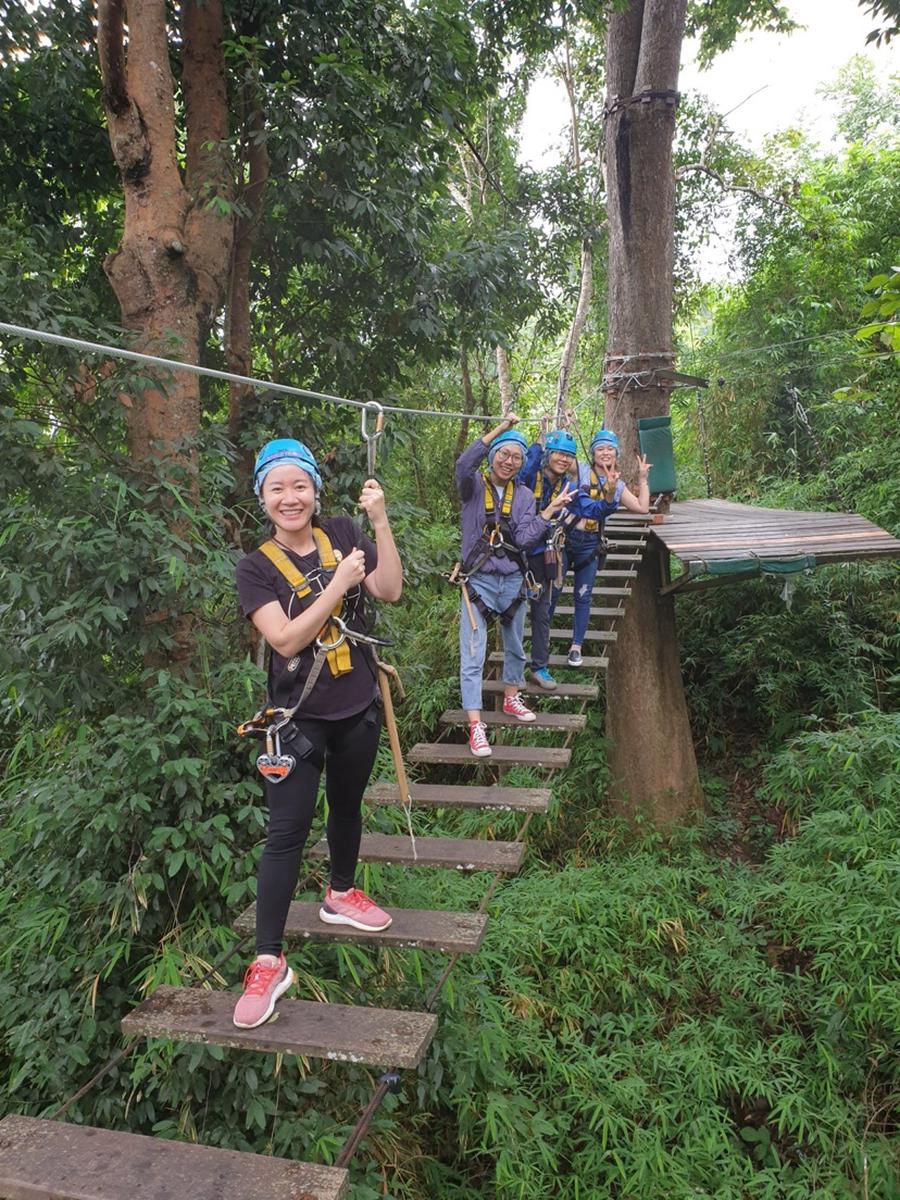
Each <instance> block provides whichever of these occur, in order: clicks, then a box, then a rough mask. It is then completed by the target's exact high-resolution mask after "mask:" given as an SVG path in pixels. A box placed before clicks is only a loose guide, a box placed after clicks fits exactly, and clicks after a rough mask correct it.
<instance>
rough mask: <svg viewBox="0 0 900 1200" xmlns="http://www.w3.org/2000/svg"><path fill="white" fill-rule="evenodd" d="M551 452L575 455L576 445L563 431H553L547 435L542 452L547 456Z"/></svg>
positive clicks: (576, 451) (569, 435)
mask: <svg viewBox="0 0 900 1200" xmlns="http://www.w3.org/2000/svg"><path fill="white" fill-rule="evenodd" d="M551 450H557V451H559V453H560V454H577V453H578V443H577V442H576V441H575V439H574V438H573V437H572V435H571V433H568V432H567V431H566V430H565V429H554V430H553V432H552V433H548V434H547V440H546V441H545V442H544V452H545V453H546V454H549V453H550V451H551Z"/></svg>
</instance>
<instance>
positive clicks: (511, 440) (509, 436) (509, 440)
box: [488, 429, 528, 463]
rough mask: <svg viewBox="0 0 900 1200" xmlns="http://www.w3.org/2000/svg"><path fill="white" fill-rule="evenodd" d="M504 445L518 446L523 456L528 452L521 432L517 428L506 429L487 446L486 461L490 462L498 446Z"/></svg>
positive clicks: (526, 443)
mask: <svg viewBox="0 0 900 1200" xmlns="http://www.w3.org/2000/svg"><path fill="white" fill-rule="evenodd" d="M506 445H513V446H518V447H519V449H520V450H521V451H522V457H523V458H524V456H525V455H526V454H527V453H528V442H527V441H526V440H525V437H524V436H523V434H521V433H519V431H518V430H517V429H507V430H506V432H505V433H500V434H498V435H497V437H495V438H494V440H493V441H492V442H491V444H490V446H489V447H488V462H489V463H492V462H493V461H494V455H495V454H496V453H497V451H498V450H499V449H500V447H501V446H506Z"/></svg>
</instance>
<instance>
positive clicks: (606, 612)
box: [553, 604, 625, 617]
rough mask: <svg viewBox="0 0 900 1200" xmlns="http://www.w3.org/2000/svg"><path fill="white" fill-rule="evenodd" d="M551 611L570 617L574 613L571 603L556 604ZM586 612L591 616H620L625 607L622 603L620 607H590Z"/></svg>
mask: <svg viewBox="0 0 900 1200" xmlns="http://www.w3.org/2000/svg"><path fill="white" fill-rule="evenodd" d="M553 612H554V615H557V616H560V617H571V616H574V615H575V608H574V606H573V605H571V604H557V606H556V608H555V609H554V610H553ZM588 613H589V615H590V616H592V617H621V616H624V614H625V607H624V605H623V606H622V607H621V608H590V609H588Z"/></svg>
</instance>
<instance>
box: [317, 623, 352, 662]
mask: <svg viewBox="0 0 900 1200" xmlns="http://www.w3.org/2000/svg"><path fill="white" fill-rule="evenodd" d="M328 624H329V625H336V626H337V628H338V630H339V631H340V635H341V636H340V637H339V638H335V640H334V641H333V642H323V641H322V635H321V633H320V634H319V635H318V637H317V638H316V649H317V650H324V651H325V652H326V653H328V651H329V650H337V648H338V646H343V644H344V642H346V640H347V626H346V625H345V624H344V622H343V621H342V620H341V618H340V617H330V618H329V621H328Z"/></svg>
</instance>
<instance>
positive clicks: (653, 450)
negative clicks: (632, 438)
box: [637, 417, 675, 496]
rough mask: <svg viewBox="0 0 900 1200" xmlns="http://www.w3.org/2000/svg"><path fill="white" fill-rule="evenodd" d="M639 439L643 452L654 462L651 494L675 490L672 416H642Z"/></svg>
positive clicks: (650, 481)
mask: <svg viewBox="0 0 900 1200" xmlns="http://www.w3.org/2000/svg"><path fill="white" fill-rule="evenodd" d="M637 424H638V440H639V441H640V444H641V454H646V456H647V461H648V462H651V463H653V466H652V468H651V470H650V479H649V481H648V482H649V485H650V494H651V495H652V496H655V495H657V494H658V493H660V492H674V491H675V452H674V450H673V448H672V418H671V417H640V418H639V419H638V423H637Z"/></svg>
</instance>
